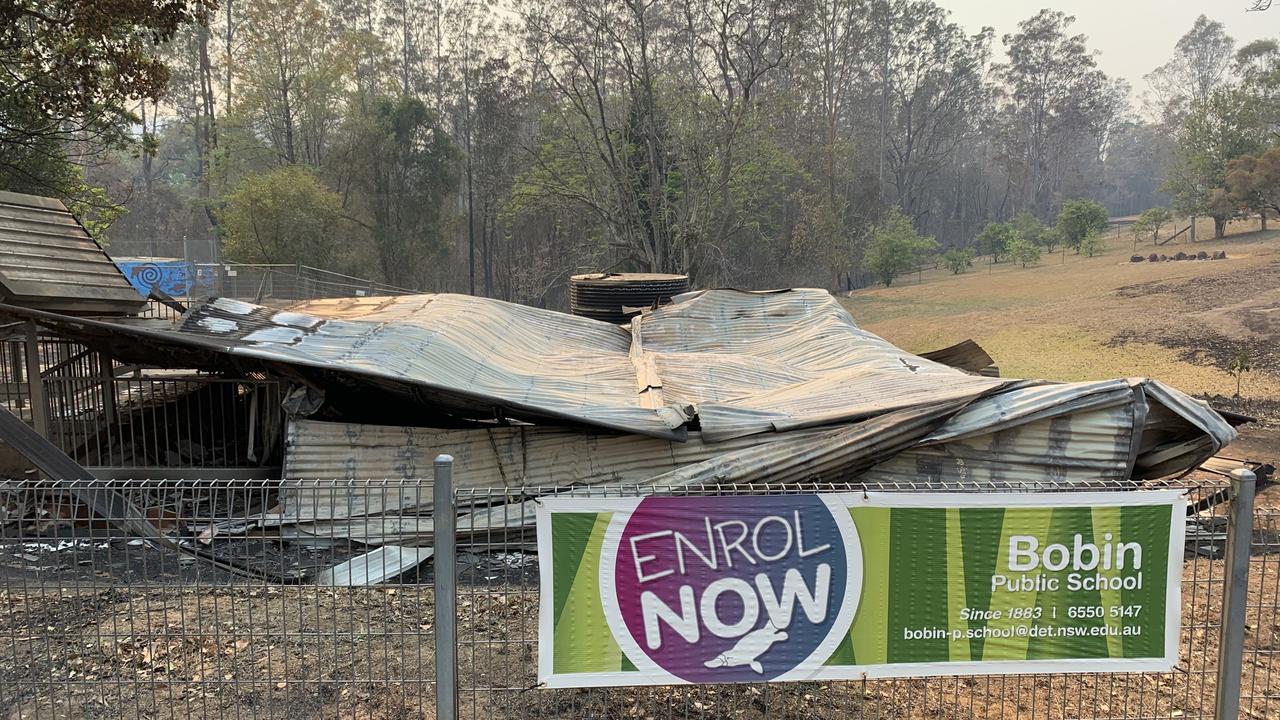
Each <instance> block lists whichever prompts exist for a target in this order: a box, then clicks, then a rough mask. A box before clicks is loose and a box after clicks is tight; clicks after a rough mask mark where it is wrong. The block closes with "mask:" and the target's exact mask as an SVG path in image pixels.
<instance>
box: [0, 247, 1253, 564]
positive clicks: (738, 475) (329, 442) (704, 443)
mask: <svg viewBox="0 0 1280 720" xmlns="http://www.w3.org/2000/svg"><path fill="white" fill-rule="evenodd" d="M99 252H100V250H99ZM2 279H3V278H2V277H0V280H2ZM111 282H112V283H113V287H114V286H116V285H123V286H124V287H125V289H128V283H127V282H125V281H124V280H123V279H121V280H120V281H119V282H116V281H115V279H114V278H113V279H111ZM139 297H140V296H139ZM131 299H132V300H135V301H136V298H131ZM22 300H23V298H22V297H19V296H16V295H13V294H9V295H6V296H5V302H4V304H0V317H3V318H7V319H8V320H9V321H10V322H11V323H14V324H15V325H14V326H15V327H16V326H18V325H21V326H23V327H27V328H32V327H38V328H40V330H41V332H43V333H45V334H47V335H48V336H50V337H54V338H57V339H59V340H61V341H65V342H69V343H74V344H75V345H76V346H77V347H83V348H85V349H87V350H88V351H92V352H96V353H99V354H100V355H101V357H103V358H106V360H105V364H100V367H102V368H105V369H104V370H102V372H101V373H100V374H99V375H96V376H95V379H96V380H97V384H93V385H92V388H91V392H90V393H89V394H90V395H92V396H93V397H95V398H101V400H98V401H95V402H93V403H91V404H90V405H88V406H86V408H85V409H84V412H82V413H80V414H82V415H86V416H92V417H93V421H94V422H95V423H105V425H95V426H94V427H95V428H97V430H95V432H96V435H94V437H101V435H102V432H104V430H102V429H101V428H102V427H109V426H110V424H111V423H112V422H117V423H118V422H121V421H122V418H123V417H124V416H123V415H122V414H121V407H120V406H121V405H122V404H125V405H126V406H127V407H132V408H134V409H135V410H139V411H145V409H146V408H147V407H148V406H155V405H156V404H158V403H170V402H175V401H176V400H180V399H181V398H183V397H188V398H189V397H191V396H192V394H193V393H200V392H207V391H208V384H209V383H217V382H224V383H225V382H228V379H229V378H234V379H240V380H244V381H246V382H248V383H250V384H249V385H245V386H241V385H238V384H237V385H234V387H233V389H231V390H230V391H229V392H230V395H229V398H228V401H229V402H230V403H231V405H230V407H232V408H233V411H234V413H240V415H236V416H235V417H243V418H244V419H243V421H236V422H230V423H229V422H226V418H221V425H218V424H217V423H214V424H215V427H221V429H220V430H217V429H215V430H214V431H210V432H207V433H203V434H201V435H200V437H201V438H202V439H201V441H200V442H198V443H197V442H195V441H194V440H192V441H191V443H190V444H195V445H198V446H199V449H198V450H194V451H190V452H188V453H187V455H185V456H184V455H183V454H182V452H183V450H182V449H181V448H168V447H166V448H165V451H164V454H163V457H179V458H183V457H185V458H187V460H186V461H184V462H182V463H179V464H180V465H182V467H180V468H175V467H155V466H154V465H155V464H156V461H155V460H154V459H153V460H151V461H149V465H148V467H147V468H146V472H147V473H149V475H148V476H150V477H167V476H182V477H201V476H219V475H234V471H233V470H228V469H226V468H224V469H222V472H212V471H211V472H205V471H209V470H210V469H209V468H207V467H203V466H202V465H201V462H202V458H203V457H205V456H207V455H208V454H209V453H208V447H213V446H218V447H221V446H220V445H218V443H219V442H220V441H219V438H218V437H211V436H210V435H213V436H216V435H218V434H219V433H221V434H223V435H225V434H227V433H231V434H234V435H235V442H234V443H231V444H232V445H235V446H236V447H237V448H239V449H238V450H236V451H234V452H229V453H226V454H227V455H234V457H235V460H234V462H232V466H233V467H235V468H236V469H238V470H240V471H241V472H242V474H243V472H244V471H246V468H243V467H236V466H239V465H241V464H248V463H255V464H256V465H257V468H256V469H255V470H253V474H256V475H257V476H259V477H264V478H269V479H271V480H279V485H278V504H275V505H274V506H273V507H272V508H271V510H270V511H268V512H260V513H257V514H256V515H254V516H253V517H252V518H250V519H251V520H252V521H253V522H254V523H255V524H256V526H257V527H259V528H278V529H280V531H281V532H284V533H286V535H287V537H290V538H293V539H297V540H302V541H305V540H306V539H307V538H309V537H311V538H319V537H333V536H335V535H337V536H342V537H344V538H348V539H350V540H353V541H357V542H360V543H363V544H367V545H374V546H377V545H389V546H396V547H399V546H413V545H419V544H429V542H430V540H429V538H430V533H431V515H432V507H431V498H430V492H429V491H427V490H425V489H424V490H419V488H418V487H417V485H415V481H419V480H429V479H430V472H431V471H430V467H431V461H432V459H433V458H434V457H435V456H436V455H437V454H440V453H448V454H450V455H452V456H453V457H454V458H455V468H454V482H455V484H456V485H457V486H458V487H459V488H462V489H468V488H503V489H504V490H505V491H506V494H503V495H499V496H498V497H502V498H505V499H504V500H503V502H502V503H500V505H501V506H495V507H489V508H484V509H481V510H475V509H472V510H470V511H469V512H470V516H469V517H467V518H466V519H465V522H464V523H463V524H464V525H465V526H466V527H468V528H471V529H472V530H492V529H495V528H499V527H501V528H502V529H503V530H507V531H523V530H525V529H527V527H526V526H527V525H529V524H531V523H532V519H533V513H532V512H531V511H529V508H528V505H529V504H530V503H533V502H536V497H537V496H538V495H539V494H546V493H556V492H562V491H564V490H566V489H570V488H581V487H583V486H591V487H593V488H599V489H602V490H607V489H609V488H614V489H618V490H621V489H623V488H627V489H628V491H629V492H646V491H656V490H661V491H673V492H679V491H681V489H682V488H686V489H691V488H699V489H702V488H706V487H724V486H739V487H742V486H747V487H750V488H753V489H758V490H760V491H762V492H764V491H769V490H771V489H774V490H778V489H784V488H794V487H796V486H803V485H805V484H812V485H813V486H815V487H816V486H818V485H819V484H840V485H845V484H851V485H854V486H857V485H863V486H878V485H881V484H904V483H906V484H910V485H912V486H915V487H925V488H936V489H942V488H947V489H974V488H983V489H1038V490H1043V489H1052V488H1057V487H1075V486H1088V485H1097V486H1100V487H1101V486H1107V487H1115V486H1117V485H1118V484H1119V485H1123V484H1126V483H1128V484H1132V485H1134V486H1137V485H1140V484H1143V483H1149V482H1156V481H1160V480H1162V479H1168V478H1171V477H1177V476H1179V475H1182V474H1185V473H1187V472H1190V471H1191V470H1194V469H1195V468H1197V467H1199V466H1201V465H1202V464H1203V463H1205V462H1206V461H1207V460H1209V459H1210V458H1212V457H1213V456H1214V455H1215V454H1216V453H1218V452H1219V451H1220V450H1221V449H1222V448H1223V447H1224V446H1225V445H1226V444H1227V443H1229V442H1231V441H1232V439H1234V438H1235V430H1234V429H1233V427H1232V423H1231V422H1229V421H1228V420H1227V419H1226V418H1224V417H1223V416H1222V415H1221V414H1219V413H1218V412H1215V411H1214V410H1213V409H1212V408H1210V407H1209V406H1208V405H1207V404H1206V403H1204V402H1202V401H1200V400H1197V399H1194V398H1192V397H1189V396H1187V395H1185V394H1183V393H1181V392H1179V391H1177V390H1175V389H1173V388H1170V387H1168V386H1166V385H1164V384H1162V383H1160V382H1159V381H1157V380H1151V379H1145V378H1126V379H1115V380H1105V381H1095V382H1070V383H1061V382H1050V381H1046V380H1032V379H1011V378H1001V377H992V376H991V375H992V372H991V369H990V367H989V366H990V365H991V360H990V358H989V357H987V356H986V355H985V353H983V352H982V351H981V349H980V348H977V347H976V345H973V344H972V343H963V344H961V345H959V346H955V347H953V348H948V349H944V350H943V351H939V352H938V353H931V354H928V356H920V355H915V354H911V353H908V352H906V351H904V350H902V349H900V348H898V347H895V346H894V345H892V344H890V343H889V342H887V341H885V340H883V339H882V338H880V337H877V336H876V335H874V334H872V333H869V332H867V331H865V330H863V329H861V328H860V327H859V326H858V325H857V323H856V322H855V320H854V318H853V317H852V316H851V315H850V314H849V313H848V312H847V311H846V310H845V309H844V307H843V306H842V305H841V304H840V303H839V302H838V300H837V299H836V298H834V297H833V296H832V295H830V294H829V293H827V292H826V291H824V290H816V289H787V290H777V291H767V292H748V291H741V290H730V289H720V290H695V291H691V292H685V293H682V294H679V295H676V296H674V297H672V298H671V299H670V302H668V303H666V304H662V305H660V306H656V307H647V308H633V309H630V310H629V312H628V314H629V316H630V320H629V321H628V322H625V323H624V324H617V323H614V322H607V321H602V320H596V319H592V318H589V317H580V316H576V315H571V314H566V313H560V312H555V311H549V310H542V309H537V308H531V307H526V306H521V305H516V304H512V303H507V302H502V301H498V300H493V299H487V298H477V297H470V296H463V295H451V294H428V295H399V296H382V297H343V298H322V299H315V300H304V301H302V302H290V303H287V304H283V306H280V305H281V304H279V303H275V305H276V306H274V307H273V306H272V304H271V303H269V302H257V303H255V302H247V301H245V300H240V299H233V298H228V297H213V298H208V299H204V300H198V301H194V302H192V303H191V304H190V306H189V307H186V306H178V307H179V309H180V310H181V313H180V314H174V315H173V316H172V317H169V318H164V317H155V316H151V317H140V316H138V315H137V313H136V311H135V312H128V313H116V314H115V315H108V316H96V317H94V316H87V315H85V314H83V313H81V314H73V313H71V312H67V311H66V310H65V306H61V305H59V304H57V303H31V302H23V301H22ZM165 301H166V302H167V303H169V305H172V304H173V301H172V300H165ZM133 310H136V309H133ZM28 366H30V363H28ZM36 367H39V361H37V362H36ZM122 371H127V372H130V373H133V377H135V378H138V377H150V378H155V377H165V376H164V375H163V373H166V372H168V373H172V372H176V371H185V372H186V374H183V375H181V376H180V380H177V379H175V380H173V381H172V382H173V383H174V391H173V393H170V394H167V395H166V394H163V393H160V394H157V395H155V396H140V397H127V396H122V395H121V393H120V392H119V391H118V389H116V388H117V385H119V384H120V383H121V382H124V383H125V384H127V378H126V377H125V375H124V373H123V372H122ZM179 382H180V383H182V384H181V386H180V387H179V386H178V385H177V383H179ZM236 382H239V380H237V381H236ZM252 383H270V384H271V386H272V387H273V388H275V390H274V392H272V393H267V392H262V393H261V394H259V393H258V391H257V390H256V389H255V390H254V391H253V392H252V394H250V393H248V392H246V391H245V390H243V387H251V386H252ZM100 385H101V386H102V388H105V389H102V388H100V387H99V386H100ZM130 403H131V405H130ZM108 413H114V416H113V417H105V416H106V415H107V414H108ZM100 416H101V417H100ZM166 417H167V416H166ZM215 420H216V418H215ZM1233 421H1236V422H1238V421H1239V418H1233ZM46 422H47V421H46ZM131 422H132V420H131ZM154 422H155V421H154V418H153V423H154ZM246 430H248V434H247V435H245V434H244V433H245V431H246ZM105 432H107V433H108V435H109V434H110V431H109V430H107V431H105ZM175 434H178V433H176V432H175ZM89 435H90V434H89V433H86V435H85V436H86V437H89ZM117 435H118V436H120V437H123V436H124V434H123V433H117ZM189 435H191V436H192V437H195V435H192V434H190V433H189ZM223 440H225V438H223ZM99 442H100V441H99ZM159 444H160V443H159V441H158V440H156V441H153V443H152V445H153V446H158V445H159ZM222 444H223V445H227V443H226V442H223V443H222ZM246 445H247V452H246V451H245V446H246ZM68 452H70V451H68ZM117 456H122V455H120V454H119V453H117V455H116V456H113V457H117ZM150 457H152V458H155V457H158V456H157V455H156V454H155V453H152V454H151V455H150ZM272 463H278V464H279V466H278V467H276V466H273V465H272ZM159 464H160V465H164V464H165V463H163V462H160V463H159ZM88 465H90V467H88V470H87V472H88V473H90V474H93V475H95V476H96V477H100V478H101V477H102V475H103V474H104V472H99V471H98V470H95V469H94V468H93V467H91V465H92V464H88ZM109 474H110V475H111V477H113V478H114V477H118V476H120V475H122V474H127V471H126V470H121V469H120V468H112V470H111V472H110V473H109ZM333 479H338V480H349V481H361V480H367V479H388V480H398V481H402V482H398V483H394V484H388V485H387V486H385V488H384V489H382V490H377V491H372V492H366V493H364V494H361V495H360V496H359V497H354V498H353V496H352V494H351V493H350V492H349V491H347V490H344V488H343V486H341V485H340V484H334V483H322V482H316V481H317V480H326V481H328V480H333ZM423 557H424V556H423V555H422V554H413V555H412V558H413V559H414V561H417V560H420V559H422V558H423Z"/></svg>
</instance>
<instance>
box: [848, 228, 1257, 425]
mask: <svg viewBox="0 0 1280 720" xmlns="http://www.w3.org/2000/svg"><path fill="white" fill-rule="evenodd" d="M1230 231H1231V233H1232V234H1230V235H1228V236H1227V237H1226V238H1224V239H1222V240H1212V239H1207V240H1206V239H1203V238H1205V237H1209V236H1211V232H1210V231H1209V229H1208V228H1202V235H1201V238H1202V240H1201V241H1200V242H1198V243H1196V244H1195V245H1192V246H1190V247H1188V246H1187V245H1185V244H1181V243H1180V244H1179V245H1177V246H1176V247H1175V246H1166V247H1161V248H1158V251H1159V252H1164V253H1166V254H1173V253H1175V252H1177V251H1178V250H1188V249H1189V250H1192V251H1199V250H1205V251H1210V252H1212V251H1214V250H1225V251H1226V252H1227V254H1228V259H1227V260H1218V261H1183V262H1164V263H1148V262H1142V263H1131V262H1129V256H1130V255H1131V254H1132V247H1133V245H1132V236H1131V235H1129V234H1128V232H1127V231H1126V230H1123V229H1121V230H1119V231H1117V232H1116V233H1113V234H1112V235H1111V236H1110V238H1109V248H1108V251H1107V252H1106V253H1105V254H1103V255H1101V256H1098V257H1093V258H1085V257H1080V256H1076V255H1073V254H1071V253H1070V252H1068V253H1067V254H1066V255H1065V258H1064V256H1063V255H1062V254H1054V255H1052V256H1047V257H1045V258H1044V259H1043V260H1042V262H1041V263H1040V264H1039V265H1037V266H1035V267H1029V268H1026V269H1023V268H1021V267H1017V266H1014V265H1012V264H1010V263H1001V264H1000V265H997V266H995V267H989V266H979V267H977V268H975V269H974V270H973V271H970V272H967V273H964V274H962V275H958V276H957V275H951V274H949V273H948V272H947V271H945V270H935V271H930V272H926V273H924V275H923V282H920V281H919V280H917V278H916V277H915V276H911V277H910V278H908V279H907V282H905V283H904V284H901V285H895V286H893V287H889V288H884V287H875V288H870V289H865V290H859V291H856V292H854V293H853V294H852V296H851V297H849V298H848V299H846V300H845V303H846V306H847V307H848V308H849V310H850V311H851V312H852V313H853V315H854V317H855V318H857V320H858V322H859V323H860V324H861V325H862V326H863V327H865V328H867V329H868V330H870V331H872V332H875V333H877V334H879V335H881V336H883V337H885V338H886V339H888V340H890V341H892V342H894V343H896V344H899V345H901V346H902V347H904V348H906V349H908V350H912V351H916V352H921V351H926V350H932V349H936V348H940V347H944V346H946V345H950V344H952V343H955V342H958V341H960V340H963V339H965V338H972V339H974V340H976V341H977V342H978V343H979V344H981V345H982V346H983V347H985V348H986V349H987V351H988V352H989V353H990V354H991V355H992V357H994V358H995V360H996V362H997V364H998V365H999V366H1000V369H1001V373H1002V374H1003V375H1006V376H1011V377H1035V378H1046V379H1053V380H1071V381H1074V380H1091V379H1101V378H1110V377H1123V376H1146V377H1153V378H1157V379H1159V380H1162V381H1165V382H1168V383H1170V384H1172V385H1174V386H1175V387H1178V388H1180V389H1182V390H1184V391H1187V392H1190V393H1195V394H1199V395H1221V396H1230V395H1233V394H1234V393H1235V388H1236V384H1235V379H1234V378H1233V377H1232V376H1231V375H1230V374H1229V373H1227V372H1226V370H1225V366H1226V364H1227V363H1228V362H1229V359H1230V355H1232V354H1233V353H1234V351H1235V349H1236V348H1238V347H1247V348H1249V350H1250V352H1251V354H1252V355H1253V356H1254V366H1255V369H1254V371H1253V372H1250V373H1248V374H1246V375H1245V377H1244V381H1243V394H1244V395H1245V396H1246V397H1253V398H1266V399H1270V400H1277V399H1280V356H1277V349H1278V348H1280V310H1278V309H1277V308H1280V231H1276V230H1269V231H1267V232H1258V231H1256V230H1255V229H1253V228H1250V227H1249V226H1248V225H1238V226H1232V228H1231V229H1230ZM1149 252H1151V246H1150V245H1147V246H1140V247H1139V253H1140V254H1147V253H1149ZM1273 316H1274V318H1273ZM1268 323H1269V324H1268Z"/></svg>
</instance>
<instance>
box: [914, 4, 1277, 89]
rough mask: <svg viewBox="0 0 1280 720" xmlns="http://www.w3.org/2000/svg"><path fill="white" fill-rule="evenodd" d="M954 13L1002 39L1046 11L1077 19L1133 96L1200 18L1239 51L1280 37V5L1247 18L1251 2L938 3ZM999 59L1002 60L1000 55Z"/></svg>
mask: <svg viewBox="0 0 1280 720" xmlns="http://www.w3.org/2000/svg"><path fill="white" fill-rule="evenodd" d="M937 1H938V4H939V5H941V6H942V7H945V8H947V9H948V10H950V11H951V18H952V19H953V20H954V21H956V22H958V23H960V24H961V25H962V26H964V27H966V28H969V29H970V30H971V31H977V29H978V28H981V27H982V26H983V25H989V26H991V27H993V28H995V30H996V50H997V53H999V52H1000V47H1001V44H1000V36H1001V35H1004V34H1005V33H1008V32H1013V31H1014V30H1016V29H1017V24H1018V22H1020V21H1022V20H1025V19H1027V18H1028V17H1031V16H1032V15H1034V14H1035V13H1036V12H1038V11H1039V10H1040V8H1042V7H1051V8H1053V9H1055V10H1061V11H1063V12H1065V13H1067V14H1068V15H1074V16H1075V17H1076V22H1075V24H1074V25H1072V26H1071V28H1072V31H1073V32H1075V33H1084V34H1085V35H1088V36H1089V47H1090V48H1092V49H1094V50H1100V51H1102V54H1101V55H1099V56H1098V66H1099V67H1100V68H1102V70H1103V71H1104V72H1106V73H1107V74H1108V75H1111V76H1113V77H1121V78H1124V79H1125V80H1128V81H1129V84H1131V85H1132V86H1133V90H1134V94H1135V95H1139V94H1141V93H1142V92H1143V91H1144V90H1146V83H1145V82H1144V81H1143V79H1142V76H1143V75H1146V74H1147V73H1149V72H1151V71H1152V70H1154V69H1155V68H1156V67H1158V66H1160V65H1161V64H1163V63H1164V62H1165V60H1167V59H1169V56H1170V55H1172V54H1173V45H1174V43H1176V42H1177V41H1178V38H1180V37H1182V35H1183V33H1185V32H1186V31H1188V30H1190V29H1191V25H1192V23H1194V22H1195V20H1196V17H1197V16H1199V15H1200V14H1202V13H1203V14H1205V15H1208V16H1209V17H1210V18H1211V19H1213V20H1218V21H1219V22H1221V23H1223V24H1224V25H1226V27H1227V34H1228V35H1230V36H1231V37H1233V38H1235V39H1236V46H1237V47H1239V46H1240V45H1243V44H1245V43H1247V42H1249V41H1251V40H1257V39H1258V38H1263V37H1277V36H1280V0H1277V2H1276V7H1274V8H1273V9H1271V10H1268V11H1267V12H1245V8H1246V7H1248V5H1249V4H1250V2H1249V0H1164V1H1161V0H1110V2H1107V1H1105V0H1038V1H1037V0H937ZM998 56H999V55H998Z"/></svg>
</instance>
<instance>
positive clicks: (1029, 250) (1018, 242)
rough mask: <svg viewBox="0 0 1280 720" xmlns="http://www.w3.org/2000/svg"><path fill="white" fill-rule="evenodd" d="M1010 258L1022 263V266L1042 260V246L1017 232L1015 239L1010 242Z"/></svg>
mask: <svg viewBox="0 0 1280 720" xmlns="http://www.w3.org/2000/svg"><path fill="white" fill-rule="evenodd" d="M1009 258H1010V259H1012V260H1013V261H1014V262H1016V263H1022V267H1026V266H1027V265H1031V264H1034V263H1037V262H1040V247H1039V246H1038V245H1036V244H1035V243H1033V242H1031V241H1030V240H1028V239H1026V238H1024V237H1022V235H1021V234H1015V235H1014V236H1013V241H1012V242H1010V243H1009Z"/></svg>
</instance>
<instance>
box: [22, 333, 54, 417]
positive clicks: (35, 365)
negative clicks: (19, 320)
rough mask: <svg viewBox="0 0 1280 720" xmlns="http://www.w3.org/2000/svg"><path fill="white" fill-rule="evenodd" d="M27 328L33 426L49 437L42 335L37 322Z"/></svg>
mask: <svg viewBox="0 0 1280 720" xmlns="http://www.w3.org/2000/svg"><path fill="white" fill-rule="evenodd" d="M25 324H26V327H27V343H26V349H27V387H29V388H30V393H31V424H32V426H34V427H35V429H36V432H38V433H40V436H41V437H43V438H46V439H48V437H49V404H48V403H46V402H45V399H44V378H43V377H42V376H41V375H40V343H39V341H40V333H39V330H37V329H36V324H35V322H33V321H31V320H28V321H27V322H26V323H25Z"/></svg>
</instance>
